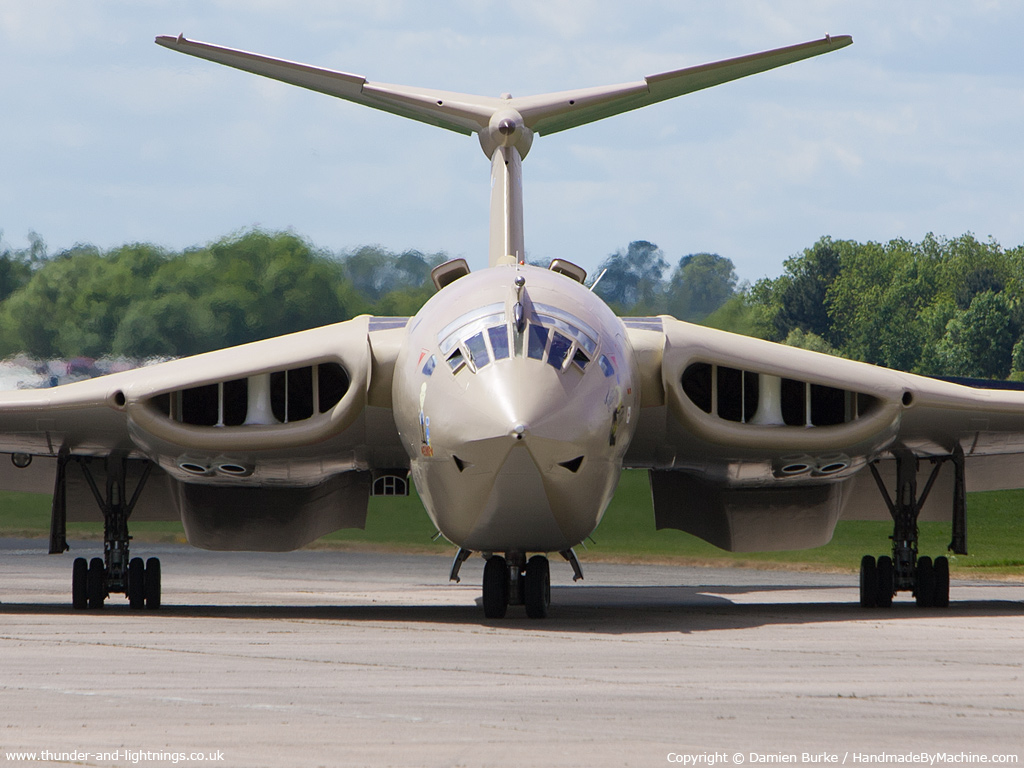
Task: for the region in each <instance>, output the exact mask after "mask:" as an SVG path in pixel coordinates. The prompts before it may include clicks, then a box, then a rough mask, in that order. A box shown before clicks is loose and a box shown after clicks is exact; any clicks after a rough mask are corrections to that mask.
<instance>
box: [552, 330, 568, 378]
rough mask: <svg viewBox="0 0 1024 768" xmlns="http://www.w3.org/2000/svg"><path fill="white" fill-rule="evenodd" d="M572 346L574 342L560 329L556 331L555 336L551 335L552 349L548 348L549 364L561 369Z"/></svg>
mask: <svg viewBox="0 0 1024 768" xmlns="http://www.w3.org/2000/svg"><path fill="white" fill-rule="evenodd" d="M571 347H572V342H571V341H570V340H569V339H567V338H566V337H565V336H563V335H562V334H560V333H559V332H558V331H555V333H554V336H552V337H551V349H550V350H548V365H550V366H551V367H552V368H558V369H559V370H561V368H562V364H563V363H564V362H565V356H566V355H568V354H569V349H570V348H571Z"/></svg>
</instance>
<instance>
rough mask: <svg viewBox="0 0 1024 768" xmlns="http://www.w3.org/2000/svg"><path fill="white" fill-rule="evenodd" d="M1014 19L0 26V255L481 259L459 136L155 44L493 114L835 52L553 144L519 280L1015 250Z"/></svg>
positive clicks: (1020, 26)
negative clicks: (685, 265)
mask: <svg viewBox="0 0 1024 768" xmlns="http://www.w3.org/2000/svg"><path fill="white" fill-rule="evenodd" d="M1022 32H1024V3H1019V2H997V1H992V2H964V1H963V0H928V1H927V2H924V1H920V0H906V1H903V2H899V3H893V2H889V1H887V2H874V1H873V0H866V1H865V2H856V3H851V2H829V1H828V0H816V1H815V2H800V1H797V0H772V2H755V1H753V0H750V1H745V2H741V1H738V0H719V1H717V2H682V1H681V0H666V1H665V2H645V1H644V0H638V2H636V3H628V4H627V3H623V2H621V0H618V1H614V2H613V1H612V0H543V1H542V2H541V1H539V0H517V2H515V3H498V2H490V0H473V1H471V2H469V1H463V0H448V1H447V2H444V3H438V2H413V1H412V0H376V1H375V2H372V3H371V2H345V1H344V0H340V1H339V0H305V1H302V2H296V0H203V1H202V2H193V1H191V0H183V1H179V2H158V1H156V0H103V1H100V0H96V1H95V2H81V0H32V2H30V3H29V2H14V1H12V0H2V1H0V231H2V238H3V244H4V245H5V246H6V247H11V248H24V247H26V246H27V245H28V236H29V233H30V232H36V233H38V234H39V235H41V236H42V238H43V239H44V240H45V241H46V243H47V246H48V248H49V251H50V252H51V253H55V252H58V251H60V250H62V249H66V248H69V247H71V246H72V245H74V244H76V243H91V244H93V245H96V246H98V247H100V248H103V249H108V248H113V247H116V246H118V245H122V244H124V243H129V242H140V241H141V242H151V243H156V244H158V245H160V246H163V247H166V248H170V249H175V250H177V249H182V248H185V247H189V246H195V245H203V244H205V243H207V242H210V241H212V240H216V239H219V238H221V237H224V236H226V235H229V234H231V233H233V232H238V231H241V230H244V229H246V228H249V227H253V226H258V227H262V228H265V229H268V230H291V231H294V232H295V233H297V234H299V235H301V236H302V237H305V238H307V239H308V240H310V241H311V242H312V243H313V244H314V245H316V246H318V247H321V248H327V249H330V250H332V251H337V252H343V251H346V250H351V249H355V248H358V247H359V246H362V245H367V244H377V245H381V246H383V247H385V248H388V249H391V250H394V251H403V250H406V249H410V248H414V249H418V250H420V251H423V252H427V253H433V252H437V251H444V252H446V253H447V254H448V255H449V256H450V257H453V258H454V257H458V256H462V257H464V258H466V259H467V260H468V261H469V263H470V266H471V267H472V268H481V267H483V266H485V265H486V261H487V238H488V232H487V221H488V199H489V173H490V167H489V162H488V160H487V158H485V157H484V155H483V153H482V152H481V150H480V147H479V144H478V142H477V141H476V139H475V137H466V136H461V135H459V134H456V133H451V132H449V131H444V130H441V129H438V128H434V127H432V126H428V125H424V124H421V123H417V122H413V121H409V120H403V119H402V118H398V117H396V116H393V115H388V114H385V113H382V112H378V111H375V110H370V109H366V108H365V107H361V106H358V105H355V104H350V103H348V102H344V101H341V100H338V99H333V98H331V97H328V96H324V95H322V94H317V93H312V92H309V91H305V90H302V89H299V88H295V87H292V86H287V85H284V84H281V83H277V82H274V81H270V80H266V79H263V78H259V77H257V76H254V75H250V74H247V73H243V72H238V71H235V70H231V69H228V68H225V67H222V66H219V65H216V64H213V63H210V62H206V61H202V60H199V59H194V58H192V57H189V56H184V55H182V54H180V53H176V52H173V51H170V50H167V49H164V48H162V47H160V46H157V45H155V44H154V43H153V38H154V37H155V36H156V35H159V34H174V35H177V34H179V33H184V34H185V36H186V37H188V38H190V39H195V40H203V41H207V42H212V43H216V44H219V45H225V46H229V47H233V48H242V49H245V50H249V51H255V52H258V53H262V54H265V55H269V56H274V57H279V58H284V59H291V60H294V61H301V62H305V63H308V64H313V65H316V66H321V67H327V68H331V69H338V70H342V71H346V72H351V73H356V74H359V75H363V76H365V77H366V78H367V79H368V80H370V81H377V82H385V83H400V84H404V85H417V86H426V87H432V88H439V89H443V90H450V91H460V92H466V93H479V94H484V95H494V96H497V95H499V94H501V93H503V92H511V93H512V94H514V95H517V96H519V95H531V94H536V93H545V92H550V91H560V90H566V89H570V88H579V87H587V86H596V85H606V84H612V83H622V82H631V81H637V80H640V79H642V78H643V76H645V75H650V74H655V73H658V72H663V71H669V70H674V69H679V68H682V67H686V66H692V65H697V64H703V63H708V62H712V61H717V60H721V59H726V58H731V57H734V56H740V55H744V54H748V53H753V52H756V51H762V50H768V49H772V48H778V47H782V46H785V45H790V44H794V43H799V42H805V41H808V40H813V39H818V38H821V37H823V36H824V35H825V34H826V33H828V34H832V35H839V34H849V35H852V36H853V39H854V44H853V45H852V46H850V47H847V48H844V49H841V50H839V51H837V52H835V53H830V54H827V55H825V56H821V57H818V58H814V59H810V60H808V61H804V62H800V63H797V64H794V65H791V66H789V67H785V68H782V69H778V70H774V71H772V72H768V73H763V74H759V75H755V76H752V77H749V78H746V79H744V80H739V81H736V82H733V83H727V84H725V85H721V86H718V87H716V88H712V89H708V90H706V91H701V92H698V93H695V94H690V95H688V96H683V97H681V98H679V99H675V100H672V101H669V102H664V103H661V104H657V105H654V106H651V107H647V108H645V109H641V110H637V111H634V112H631V113H627V114H624V115H619V116H615V117H612V118H609V119H607V120H603V121H600V122H597V123H593V124H590V125H587V126H583V127H580V128H576V129H573V130H570V131H565V132H562V133H559V134H555V135H552V136H541V137H538V138H537V140H536V141H535V142H534V144H533V147H532V149H531V151H530V153H529V155H528V156H527V158H526V160H525V162H524V166H523V171H524V201H525V231H526V248H527V257H528V258H529V259H530V260H531V261H547V260H549V259H552V258H564V259H569V260H570V261H573V262H576V263H578V264H580V265H581V266H583V267H585V268H587V269H589V270H593V269H594V268H595V267H596V266H597V264H599V263H600V262H601V261H602V260H603V259H604V258H606V257H607V256H608V255H609V254H611V253H613V252H615V251H618V250H620V249H624V248H626V246H627V245H628V244H629V242H631V241H633V240H649V241H651V242H654V243H656V244H657V245H658V246H660V247H661V249H662V251H663V252H664V254H665V257H666V259H667V260H668V261H669V262H670V263H672V264H675V263H676V262H677V261H678V260H679V258H681V257H682V256H685V255H686V254H690V253H697V252H705V251H706V252H713V253H718V254H720V255H722V256H725V257H728V258H729V259H731V260H732V261H733V263H734V264H735V266H736V270H737V272H738V274H739V275H740V277H741V278H742V279H746V280H751V281H753V280H756V279H758V278H760V277H764V276H770V277H774V276H777V275H778V274H780V273H781V271H782V269H783V262H784V261H785V260H786V259H787V258H789V257H791V256H793V255H796V254H799V253H800V252H802V251H803V249H805V248H808V247H810V246H812V245H813V244H814V242H815V241H817V240H818V239H819V238H820V237H822V236H825V235H827V236H831V237H833V238H837V239H854V240H858V241H862V242H863V241H868V240H873V241H882V242H885V241H888V240H891V239H894V238H906V239H909V240H912V241H919V240H920V239H921V238H922V237H923V236H924V235H925V234H927V233H929V232H933V233H935V234H936V235H939V236H946V237H957V236H959V235H961V234H963V233H965V232H972V233H974V234H975V235H976V236H977V237H979V238H981V239H983V240H987V239H989V238H994V239H995V240H996V241H998V242H999V243H1001V244H1002V245H1004V246H1006V247H1014V246H1017V245H1021V244H1022V243H1024V138H1022V137H1024V56H1022V55H1021V53H1020V49H1019V41H1020V36H1021V33H1022Z"/></svg>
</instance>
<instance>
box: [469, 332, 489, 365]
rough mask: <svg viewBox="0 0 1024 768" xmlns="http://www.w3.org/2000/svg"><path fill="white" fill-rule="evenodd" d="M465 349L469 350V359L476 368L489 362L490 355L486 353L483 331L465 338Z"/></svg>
mask: <svg viewBox="0 0 1024 768" xmlns="http://www.w3.org/2000/svg"><path fill="white" fill-rule="evenodd" d="M466 349H467V350H469V359H470V361H472V363H473V367H474V368H476V369H477V370H479V369H480V368H483V367H484V366H485V365H487V364H488V363H489V362H491V358H490V355H488V354H487V342H485V341H484V334H483V332H481V333H478V334H476V335H475V336H470V337H469V338H468V339H466Z"/></svg>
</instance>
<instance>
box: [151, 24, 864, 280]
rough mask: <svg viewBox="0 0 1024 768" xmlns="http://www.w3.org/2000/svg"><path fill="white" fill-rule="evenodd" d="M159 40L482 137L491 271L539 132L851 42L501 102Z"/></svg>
mask: <svg viewBox="0 0 1024 768" xmlns="http://www.w3.org/2000/svg"><path fill="white" fill-rule="evenodd" d="M156 42H157V44H159V45H162V46H164V47H165V48H170V49H172V50H175V51H180V52H181V53H187V54H189V55H190V56H198V57H199V58H201V59H207V60H209V61H213V62H217V63H218V64H224V65H227V66H229V67H234V68H235V69H241V70H245V71H246V72H252V73H254V74H257V75H262V76H264V77H269V78H273V79H274V80H280V81H282V82H285V83H289V84H291V85H298V86H300V87H302V88H308V89H310V90H313V91H318V92H320V93H325V94H327V95H329V96H336V97H338V98H341V99H346V100H348V101H353V102H355V103H357V104H363V105H364V106H367V107H372V108H374V109H380V110H383V111H385V112H390V113H392V114H395V115H400V116H402V117H408V118H411V119H413V120H419V121H420V122H424V123H428V124H430V125H436V126H438V127H439V128H445V129H447V130H449V131H455V132H457V133H461V134H465V135H470V134H473V133H476V134H478V136H479V138H480V145H481V147H482V148H483V150H484V154H486V155H487V156H488V158H490V160H491V169H492V171H491V172H492V179H491V189H492V193H491V244H490V264H491V265H492V266H495V265H497V264H506V263H515V262H517V261H522V259H523V257H524V256H525V246H524V242H523V216H522V177H521V170H520V161H521V160H522V158H524V157H525V156H526V153H527V152H528V151H529V149H530V145H531V144H532V142H533V137H534V135H535V134H540V135H544V134H549V133H557V132H559V131H564V130H566V129H568V128H575V127H577V126H580V125H585V124H586V123H592V122H594V121H595V120H602V119H604V118H606V117H611V116H612V115H617V114H619V113H622V112H629V111H630V110H634V109H639V108H640V107H646V106H648V105H650V104H656V103H658V102H659V101H665V100H666V99H671V98H675V97H676V96H682V95H684V94H687V93H693V92H694V91H699V90H702V89H704V88H710V87H711V86H714V85H720V84H722V83H727V82H729V81H730V80H737V79H739V78H741V77H746V76H747V75H753V74H756V73H758V72H765V71H767V70H769V69H775V68H776V67H781V66H784V65H786V64H792V63H794V62H797V61H801V60H802V59H809V58H811V57H812V56H818V55H820V54H823V53H829V52H831V51H836V50H839V49H840V48H844V47H846V46H847V45H850V44H851V43H852V42H853V38H851V37H850V36H848V35H842V36H839V37H829V36H825V38H824V39H822V40H814V41H812V42H809V43H801V44H799V45H791V46H789V47H787V48H777V49H775V50H772V51H764V52H763V53H754V54H750V55H749V56H741V57H739V58H735V59H727V60H725V61H718V62H714V63H712V64H702V65H700V66H696V67H689V68H687V69H679V70H675V71H672V72H663V73H661V74H657V75H649V76H648V77H645V78H644V79H643V80H639V81H637V82H633V83H624V84H622V85H610V86H602V87H598V88H585V89H579V90H573V91H563V92H560V93H547V94H542V95H539V96H526V97H520V98H513V97H511V96H508V95H505V96H503V97H501V98H494V97H488V96H474V95H471V94H465V93H452V92H449V91H437V90H432V89H428V88H415V87H410V86H404V85H388V84H386V83H371V82H369V81H368V80H367V79H366V78H365V77H362V76H361V75H351V74H348V73H346V72H337V71H334V70H330V69H321V68H319V67H312V66H309V65H308V64H298V63H296V62H293V61H285V60H283V59H274V58H270V57H268V56H260V55H258V54H255V53H247V52H246V51H238V50H234V49H232V48H223V47H221V46H217V45H211V44H210V43H200V42H196V41H194V40H187V39H186V38H185V37H184V36H183V35H179V36H178V37H169V36H161V37H157V38H156Z"/></svg>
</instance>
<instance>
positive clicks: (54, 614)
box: [0, 539, 1024, 767]
mask: <svg viewBox="0 0 1024 768" xmlns="http://www.w3.org/2000/svg"><path fill="white" fill-rule="evenodd" d="M72 546H73V549H72V552H71V553H69V554H67V555H64V556H60V557H54V556H47V555H46V554H45V547H46V542H45V541H39V540H34V541H21V540H10V539H8V540H0V713H2V714H0V763H3V761H4V760H6V761H7V763H9V764H11V765H15V764H23V762H24V760H18V759H12V758H11V757H9V756H8V755H7V753H8V752H13V751H15V750H17V751H22V750H24V751H29V752H32V751H34V752H37V753H41V751H42V750H49V751H51V752H56V753H70V752H72V751H76V752H78V753H86V752H87V753H89V755H88V759H80V760H77V761H74V760H70V761H69V760H65V761H63V762H61V761H52V762H51V764H67V763H74V762H77V763H78V764H83V765H140V766H156V765H160V766H163V765H223V766H304V767H305V766H349V765H375V766H376V765H401V766H490V765H494V766H513V765H516V766H544V765H550V766H604V765H609V766H612V765H614V766H619V765H629V766H656V765H666V764H683V763H682V758H681V756H682V755H693V756H700V755H703V756H704V758H703V760H704V762H702V763H698V765H708V764H709V763H712V761H714V762H717V763H718V764H724V765H735V764H737V760H736V758H735V756H736V755H737V753H738V755H739V756H741V757H742V758H743V760H744V762H745V763H751V762H757V756H758V755H765V754H772V755H779V754H783V755H790V754H791V755H794V756H795V757H796V762H802V761H803V757H804V755H803V753H805V752H806V753H809V754H808V756H812V755H816V754H818V753H822V752H824V753H827V754H828V755H834V756H836V762H835V763H833V764H843V762H842V761H844V760H845V764H846V765H861V764H863V763H862V762H861V761H859V760H857V761H856V762H855V756H856V755H863V754H870V755H874V756H880V755H881V754H882V753H900V754H904V755H907V754H909V753H915V754H918V753H920V754H925V753H927V754H934V753H937V752H944V753H950V754H952V755H960V754H965V755H967V756H968V757H969V756H970V755H972V754H973V755H988V756H994V755H999V754H1012V755H1016V756H1017V760H1018V764H1019V761H1020V760H1022V759H1024V585H1014V584H996V583H983V582H971V583H965V582H955V583H954V584H953V587H952V590H951V601H952V602H951V605H950V607H949V609H945V610H943V609H919V608H917V607H916V606H915V605H914V604H913V602H912V601H911V600H910V599H909V598H907V597H903V596H901V597H900V598H899V599H898V600H897V602H896V603H895V604H894V606H893V607H892V608H891V609H889V610H881V609H880V610H868V611H866V610H863V609H861V608H860V607H859V606H858V605H857V589H856V577H855V576H852V575H831V574H818V573H794V572H787V571H755V570H746V569H705V568H682V567H666V566H646V565H643V566H636V565H603V564H590V563H587V562H584V564H583V565H584V572H585V575H586V580H585V581H584V582H580V583H577V584H573V583H572V580H571V575H572V574H571V571H570V569H569V566H568V565H567V564H565V563H562V562H556V561H555V560H553V561H552V582H553V589H552V617H551V618H549V619H547V620H543V621H532V620H529V619H527V618H525V615H524V614H523V613H522V608H511V609H510V610H509V617H508V618H506V619H504V620H502V621H490V620H486V619H484V618H483V613H482V609H481V608H480V607H479V604H478V603H479V597H480V595H479V592H480V586H479V585H480V576H481V572H482V561H481V560H480V559H478V558H474V559H472V560H470V561H469V562H468V563H466V565H465V566H464V568H463V572H462V576H463V580H462V584H461V585H450V584H448V583H447V575H448V568H449V565H450V561H449V560H448V559H446V558H439V557H434V556H408V555H386V554H374V553H355V552H333V551H303V552H297V553H292V554H287V555H264V554H251V553H244V554H226V553H208V552H200V551H198V550H193V549H190V548H188V547H184V546H177V545H141V544H140V545H138V546H137V547H136V550H137V551H136V554H139V555H143V556H150V555H154V554H156V555H159V556H160V558H161V561H162V566H163V590H164V592H163V599H164V606H163V608H162V609H161V610H160V611H157V612H135V611H130V610H129V609H128V606H127V601H126V600H125V599H124V598H123V596H121V595H114V596H112V597H111V599H110V600H108V602H107V607H106V608H104V609H102V610H99V611H73V610H72V609H71V608H70V581H71V556H72V555H83V556H86V557H88V556H92V555H96V554H99V551H98V550H99V549H100V547H99V545H98V543H95V542H94V543H90V544H82V545H78V544H76V543H74V542H73V543H72ZM110 753H116V754H114V755H113V757H114V758H115V759H104V758H110V757H111V756H112V755H111V754H110ZM193 753H196V755H197V757H196V758H195V759H192V754H193ZM200 753H201V754H202V755H203V757H205V758H207V759H206V760H205V761H200V760H199V759H198V755H199V754H200ZM218 753H219V754H218ZM181 755H187V757H186V758H185V759H184V760H182V759H180V756H181ZM712 755H718V757H712ZM79 756H80V755H79ZM37 757H38V755H37ZM217 758H222V759H217ZM176 760H177V762H176ZM36 764H41V761H37V762H36ZM42 764H45V763H42ZM924 765H928V763H927V762H925V763H924Z"/></svg>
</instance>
